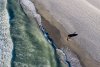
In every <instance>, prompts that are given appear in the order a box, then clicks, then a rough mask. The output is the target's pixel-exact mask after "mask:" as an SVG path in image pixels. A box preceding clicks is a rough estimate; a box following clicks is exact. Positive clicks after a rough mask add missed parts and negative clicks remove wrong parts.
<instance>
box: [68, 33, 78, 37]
mask: <svg viewBox="0 0 100 67" xmlns="http://www.w3.org/2000/svg"><path fill="white" fill-rule="evenodd" d="M77 35H78V34H75V33H74V34H69V35H68V37H74V36H77Z"/></svg>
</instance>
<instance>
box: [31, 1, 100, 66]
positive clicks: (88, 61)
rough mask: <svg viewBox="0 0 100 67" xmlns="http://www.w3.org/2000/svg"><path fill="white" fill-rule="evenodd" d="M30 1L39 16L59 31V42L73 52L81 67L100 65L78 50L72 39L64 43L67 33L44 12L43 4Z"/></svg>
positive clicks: (82, 50)
mask: <svg viewBox="0 0 100 67" xmlns="http://www.w3.org/2000/svg"><path fill="white" fill-rule="evenodd" d="M31 1H32V2H33V3H34V4H35V6H36V8H37V10H38V12H39V14H40V15H41V16H43V17H44V18H45V19H46V20H47V21H49V22H48V24H51V25H52V26H54V27H56V28H57V29H58V30H60V35H61V39H60V40H61V42H62V43H63V46H64V47H65V46H67V47H69V48H70V49H71V50H72V52H74V53H75V54H76V55H77V56H78V58H79V59H80V62H81V64H82V65H83V67H98V66H99V65H100V64H99V62H96V61H95V60H94V59H93V58H92V57H91V56H90V55H89V54H88V53H87V52H85V50H84V49H83V48H80V47H79V45H78V43H76V42H74V40H73V39H72V40H70V41H69V42H67V41H66V38H65V37H67V33H66V32H65V29H64V28H63V26H62V25H60V24H59V23H58V21H57V20H55V19H54V18H53V16H52V15H50V13H49V11H48V10H46V8H45V6H44V5H43V4H41V3H39V2H38V1H36V0H31ZM57 23H58V24H57ZM49 33H51V31H49ZM60 40H59V41H60ZM60 47H61V45H60Z"/></svg>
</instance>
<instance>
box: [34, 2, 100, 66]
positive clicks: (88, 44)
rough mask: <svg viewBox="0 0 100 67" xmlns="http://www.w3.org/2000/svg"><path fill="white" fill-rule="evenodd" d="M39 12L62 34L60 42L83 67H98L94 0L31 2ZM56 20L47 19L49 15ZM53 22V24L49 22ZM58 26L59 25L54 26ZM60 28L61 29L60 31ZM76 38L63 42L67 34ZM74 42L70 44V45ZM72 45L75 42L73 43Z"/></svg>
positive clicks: (99, 30) (97, 13)
mask: <svg viewBox="0 0 100 67" xmlns="http://www.w3.org/2000/svg"><path fill="white" fill-rule="evenodd" d="M32 1H33V2H34V3H35V5H36V7H37V9H38V11H39V13H40V14H41V15H42V16H43V17H45V18H46V19H47V20H48V21H50V23H51V24H52V25H54V26H56V27H57V28H59V30H60V31H61V29H60V28H63V29H64V31H63V32H64V33H65V34H66V35H62V42H65V44H66V43H68V44H70V45H68V44H67V46H69V47H70V48H71V49H72V50H73V51H74V52H75V53H76V54H77V55H78V56H79V57H80V59H81V61H82V62H83V64H84V66H86V67H98V66H99V65H100V63H99V62H100V45H99V43H100V41H99V40H100V37H99V36H100V23H99V21H100V19H99V18H100V10H99V3H100V2H99V1H97V0H95V1H94V0H43V1H41V0H32ZM50 15H51V16H52V17H53V18H54V19H55V20H56V21H55V22H54V21H53V19H52V21H51V20H50V19H51V16H50ZM53 22H54V23H53ZM57 23H58V24H60V26H59V25H57ZM63 29H62V30H63ZM73 32H77V33H78V36H77V37H75V38H72V39H71V40H70V41H66V37H67V34H70V33H73ZM73 41H74V42H73ZM75 42H76V43H75Z"/></svg>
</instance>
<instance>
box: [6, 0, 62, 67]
mask: <svg viewBox="0 0 100 67" xmlns="http://www.w3.org/2000/svg"><path fill="white" fill-rule="evenodd" d="M7 8H8V11H9V15H10V22H9V23H10V25H11V28H10V31H11V37H12V40H13V44H14V49H13V58H12V63H11V66H12V67H62V66H61V65H60V64H61V63H60V61H59V60H57V58H56V56H57V55H56V54H55V51H54V49H53V48H52V46H51V45H50V44H49V43H48V42H47V40H46V39H45V38H44V36H43V34H42V33H41V31H40V30H39V28H38V25H37V23H36V21H35V20H34V19H30V18H29V17H28V16H27V15H26V14H25V13H24V11H23V9H22V7H21V6H20V4H19V3H18V0H8V6H7ZM58 64H59V65H58Z"/></svg>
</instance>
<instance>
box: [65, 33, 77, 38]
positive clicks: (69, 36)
mask: <svg viewBox="0 0 100 67" xmlns="http://www.w3.org/2000/svg"><path fill="white" fill-rule="evenodd" d="M77 35H78V34H77V33H76V32H74V33H73V34H69V35H68V37H67V40H69V39H70V38H71V37H75V36H77Z"/></svg>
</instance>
